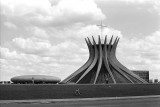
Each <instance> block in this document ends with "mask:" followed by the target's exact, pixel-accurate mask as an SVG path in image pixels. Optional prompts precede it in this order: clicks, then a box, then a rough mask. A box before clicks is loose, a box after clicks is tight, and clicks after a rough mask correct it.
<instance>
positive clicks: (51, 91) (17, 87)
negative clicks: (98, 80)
mask: <svg viewBox="0 0 160 107" xmlns="http://www.w3.org/2000/svg"><path fill="white" fill-rule="evenodd" d="M77 89H79V92H78V91H77V92H76V90H77ZM79 93H80V95H79ZM143 95H160V84H117V85H115V84H110V85H109V84H107V85H105V84H104V85H103V84H102V85H90V84H89V85H87V84H86V85H84V84H83V85H70V84H69V85H67V84H58V85H52V84H50V85H49V84H43V85H42V84H8V85H7V84H3V85H0V100H24V99H64V98H92V97H116V96H117V97H120V96H143Z"/></svg>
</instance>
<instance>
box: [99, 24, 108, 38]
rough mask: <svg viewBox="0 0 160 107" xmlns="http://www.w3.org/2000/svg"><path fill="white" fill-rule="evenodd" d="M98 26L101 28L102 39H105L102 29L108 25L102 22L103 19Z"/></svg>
mask: <svg viewBox="0 0 160 107" xmlns="http://www.w3.org/2000/svg"><path fill="white" fill-rule="evenodd" d="M97 26H99V27H100V28H101V38H102V40H103V35H102V30H103V28H104V27H108V26H105V25H103V24H102V21H101V24H100V25H97Z"/></svg>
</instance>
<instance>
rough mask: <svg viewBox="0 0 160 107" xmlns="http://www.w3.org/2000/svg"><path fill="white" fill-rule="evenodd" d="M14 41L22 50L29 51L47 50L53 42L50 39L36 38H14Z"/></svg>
mask: <svg viewBox="0 0 160 107" xmlns="http://www.w3.org/2000/svg"><path fill="white" fill-rule="evenodd" d="M12 41H13V43H14V44H15V45H16V46H17V47H18V48H19V49H21V50H23V51H25V52H28V53H37V54H38V53H41V52H44V51H47V50H48V49H49V48H50V47H51V44H50V43H49V42H48V41H41V40H40V39H36V38H27V39H24V38H21V37H19V38H14V39H13V40H12Z"/></svg>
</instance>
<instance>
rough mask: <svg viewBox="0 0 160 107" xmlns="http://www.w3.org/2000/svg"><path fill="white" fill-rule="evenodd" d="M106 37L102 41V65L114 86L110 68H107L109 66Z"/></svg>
mask: <svg viewBox="0 0 160 107" xmlns="http://www.w3.org/2000/svg"><path fill="white" fill-rule="evenodd" d="M106 43H107V36H106V37H105V41H104V47H103V55H104V58H103V60H104V64H105V67H106V68H107V71H108V73H109V75H110V76H111V78H112V81H113V83H114V84H116V80H115V79H114V76H113V74H112V72H111V70H110V67H109V64H108V52H107V44H106Z"/></svg>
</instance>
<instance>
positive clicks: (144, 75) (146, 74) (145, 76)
mask: <svg viewBox="0 0 160 107" xmlns="http://www.w3.org/2000/svg"><path fill="white" fill-rule="evenodd" d="M132 72H134V73H135V74H137V75H138V76H139V77H141V78H143V79H144V80H146V81H147V82H149V71H143V70H132Z"/></svg>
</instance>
